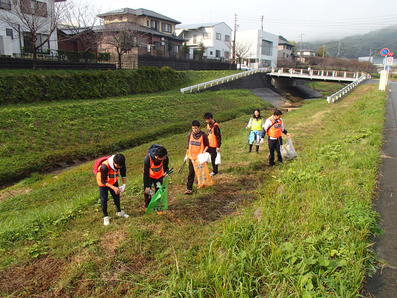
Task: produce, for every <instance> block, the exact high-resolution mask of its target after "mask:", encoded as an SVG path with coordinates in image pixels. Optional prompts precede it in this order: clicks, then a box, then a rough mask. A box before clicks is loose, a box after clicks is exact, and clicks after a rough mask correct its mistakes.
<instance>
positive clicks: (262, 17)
mask: <svg viewBox="0 0 397 298" xmlns="http://www.w3.org/2000/svg"><path fill="white" fill-rule="evenodd" d="M263 19H264V16H261V30H262V32H263Z"/></svg>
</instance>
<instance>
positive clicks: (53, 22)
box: [0, 0, 66, 69]
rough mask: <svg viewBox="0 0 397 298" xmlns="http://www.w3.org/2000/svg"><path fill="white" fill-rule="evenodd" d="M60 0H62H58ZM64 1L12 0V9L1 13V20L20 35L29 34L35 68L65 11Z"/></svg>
mask: <svg viewBox="0 0 397 298" xmlns="http://www.w3.org/2000/svg"><path fill="white" fill-rule="evenodd" d="M56 2H60V1H56ZM65 7H66V5H65V4H64V3H62V2H61V3H55V2H53V1H49V5H47V3H45V2H39V1H32V0H11V10H10V11H7V12H6V13H3V14H1V15H0V21H2V22H4V23H6V24H8V25H9V26H10V27H11V28H13V29H14V30H15V31H16V32H18V35H19V36H23V34H29V38H30V45H26V44H25V45H24V46H25V48H26V47H30V50H31V51H32V54H33V69H36V65H37V53H38V51H39V50H40V49H41V48H42V46H43V45H45V44H46V43H48V42H49V40H50V37H51V35H52V34H53V33H54V31H55V30H56V28H57V25H58V24H59V21H60V20H61V18H62V15H63V13H64V11H65Z"/></svg>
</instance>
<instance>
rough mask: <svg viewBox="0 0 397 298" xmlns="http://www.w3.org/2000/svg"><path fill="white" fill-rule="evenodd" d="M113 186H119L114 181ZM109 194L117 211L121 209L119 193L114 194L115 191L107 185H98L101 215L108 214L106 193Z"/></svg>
mask: <svg viewBox="0 0 397 298" xmlns="http://www.w3.org/2000/svg"><path fill="white" fill-rule="evenodd" d="M114 186H116V187H119V183H118V182H116V184H114ZM109 192H110V194H111V195H112V197H113V201H114V204H115V205H116V209H117V212H120V211H121V207H120V195H119V194H118V195H116V193H115V192H114V191H113V189H110V188H109V187H107V186H100V187H99V196H100V197H101V207H102V212H103V216H108V195H109Z"/></svg>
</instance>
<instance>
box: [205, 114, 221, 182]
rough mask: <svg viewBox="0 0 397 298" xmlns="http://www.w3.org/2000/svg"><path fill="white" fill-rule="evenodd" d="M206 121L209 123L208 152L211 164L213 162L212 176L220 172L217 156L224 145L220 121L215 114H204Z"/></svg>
mask: <svg viewBox="0 0 397 298" xmlns="http://www.w3.org/2000/svg"><path fill="white" fill-rule="evenodd" d="M204 120H205V123H207V132H208V142H209V146H208V150H207V152H208V153H209V154H211V164H212V173H211V174H210V175H211V176H215V175H216V174H218V165H217V164H215V160H216V156H217V155H218V153H219V152H220V151H221V145H222V135H221V129H220V127H219V124H218V122H216V121H215V120H214V116H213V115H212V114H211V113H205V114H204Z"/></svg>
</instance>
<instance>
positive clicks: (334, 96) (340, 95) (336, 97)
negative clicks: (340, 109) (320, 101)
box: [327, 74, 370, 103]
mask: <svg viewBox="0 0 397 298" xmlns="http://www.w3.org/2000/svg"><path fill="white" fill-rule="evenodd" d="M368 79H370V76H369V75H367V74H365V75H362V76H361V77H359V78H358V79H357V80H355V81H354V82H353V83H350V84H349V85H347V86H346V87H344V88H342V89H341V90H339V91H338V92H336V93H334V94H332V95H330V96H328V97H327V102H328V103H334V102H336V101H339V100H341V99H342V98H343V97H345V96H346V95H347V94H349V93H350V92H352V90H353V89H354V88H356V87H357V86H358V85H360V84H361V83H362V82H364V81H366V80H368Z"/></svg>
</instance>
